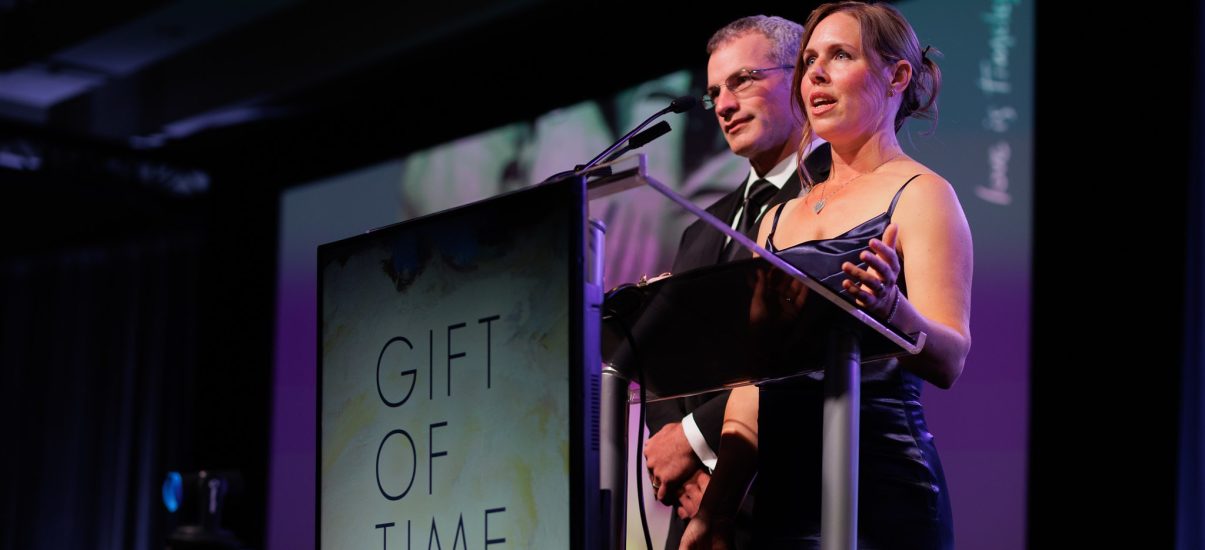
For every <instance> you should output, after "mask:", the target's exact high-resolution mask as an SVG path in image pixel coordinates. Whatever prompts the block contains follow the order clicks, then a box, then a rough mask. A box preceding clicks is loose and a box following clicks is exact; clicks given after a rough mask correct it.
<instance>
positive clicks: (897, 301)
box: [887, 290, 900, 323]
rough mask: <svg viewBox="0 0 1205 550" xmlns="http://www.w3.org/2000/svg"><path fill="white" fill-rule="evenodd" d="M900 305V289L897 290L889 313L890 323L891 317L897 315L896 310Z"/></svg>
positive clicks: (888, 319)
mask: <svg viewBox="0 0 1205 550" xmlns="http://www.w3.org/2000/svg"><path fill="white" fill-rule="evenodd" d="M899 307H900V291H899V290H896V291H895V301H893V302H891V313H888V314H887V322H888V323H890V322H891V319H893V318H894V317H895V310H897V309H899Z"/></svg>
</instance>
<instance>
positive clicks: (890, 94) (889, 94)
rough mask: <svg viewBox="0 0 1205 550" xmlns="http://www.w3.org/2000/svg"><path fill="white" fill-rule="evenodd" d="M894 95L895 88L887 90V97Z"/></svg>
mask: <svg viewBox="0 0 1205 550" xmlns="http://www.w3.org/2000/svg"><path fill="white" fill-rule="evenodd" d="M893 95H895V88H887V97H891V96H893Z"/></svg>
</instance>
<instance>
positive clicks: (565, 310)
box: [316, 180, 598, 550]
mask: <svg viewBox="0 0 1205 550" xmlns="http://www.w3.org/2000/svg"><path fill="white" fill-rule="evenodd" d="M583 193H584V185H582V183H581V182H580V181H579V180H568V181H564V182H559V183H556V184H550V185H545V186H540V187H537V188H532V189H528V190H524V191H519V192H515V193H510V194H507V195H503V196H500V197H497V198H494V199H490V200H486V201H482V202H479V203H474V204H471V205H468V206H464V207H460V208H456V209H453V210H450V211H447V212H443V213H439V214H435V215H432V216H427V217H424V218H420V219H416V220H412V221H409V222H404V223H401V224H397V225H393V226H389V227H385V228H381V229H378V230H374V231H371V232H369V233H366V234H364V235H360V236H357V237H353V238H350V239H346V240H343V241H339V242H335V243H331V244H327V245H323V246H321V247H319V250H318V271H319V294H320V295H319V338H318V340H319V344H318V345H319V349H318V356H319V369H318V372H319V407H318V416H319V418H318V439H319V457H318V510H317V518H316V519H317V526H316V528H317V540H318V544H319V548H322V549H332V550H333V549H342V548H386V547H392V548H411V547H416V548H427V547H432V548H435V547H443V548H491V547H495V548H571V547H572V548H579V547H583V545H582V544H581V542H582V541H584V540H586V532H587V531H588V530H592V529H588V525H589V524H590V523H591V522H592V520H591V519H590V517H591V516H590V515H591V513H593V512H592V511H593V510H595V509H596V508H597V505H596V504H597V500H595V499H596V498H597V489H596V486H597V462H596V460H597V458H596V453H597V450H596V449H597V441H596V440H592V439H591V433H590V432H591V430H588V429H587V426H588V425H589V419H588V418H587V416H586V415H585V413H584V410H586V404H587V403H588V398H589V394H590V392H589V380H591V376H590V371H591V369H593V370H595V371H596V370H597V366H598V362H597V361H595V362H594V364H593V365H590V364H588V362H587V361H585V360H584V358H585V354H584V353H583V350H584V349H587V348H588V346H585V344H584V343H583V342H582V337H581V333H582V326H583V318H582V317H583V312H584V311H585V307H584V305H583V291H582V285H583V262H582V254H583V231H584V229H583V228H584V225H585V224H584V203H583ZM592 449H594V450H592ZM591 474H593V475H591ZM587 502H589V503H591V504H592V505H590V506H587V505H586V503H587Z"/></svg>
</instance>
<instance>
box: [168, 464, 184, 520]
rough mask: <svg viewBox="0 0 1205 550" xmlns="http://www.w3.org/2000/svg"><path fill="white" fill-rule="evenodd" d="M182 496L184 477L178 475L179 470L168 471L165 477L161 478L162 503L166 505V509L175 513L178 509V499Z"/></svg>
mask: <svg viewBox="0 0 1205 550" xmlns="http://www.w3.org/2000/svg"><path fill="white" fill-rule="evenodd" d="M183 497H184V479H183V478H181V477H180V472H168V473H167V479H165V480H163V505H164V506H166V507H167V511H168V512H171V513H173V514H174V513H176V510H179V509H180V500H181V499H182V498H183Z"/></svg>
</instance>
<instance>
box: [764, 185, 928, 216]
mask: <svg viewBox="0 0 1205 550" xmlns="http://www.w3.org/2000/svg"><path fill="white" fill-rule="evenodd" d="M919 177H920V174H917V175H915V176H912V177H910V178H908V181H906V182H904V185H901V186H900V190H899V191H896V192H895V197H892V199H891V208H888V209H887V219H889V220H890V219H891V216H892V214H894V213H895V203H897V202H899V201H900V195H901V194H903V192H904V188H905V187H908V184H909V183H912V180H914V179H916V178H919ZM774 221H775V222H776V223H777V222H778V218H775V219H774Z"/></svg>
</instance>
